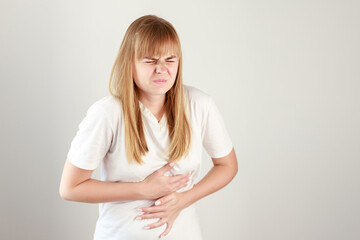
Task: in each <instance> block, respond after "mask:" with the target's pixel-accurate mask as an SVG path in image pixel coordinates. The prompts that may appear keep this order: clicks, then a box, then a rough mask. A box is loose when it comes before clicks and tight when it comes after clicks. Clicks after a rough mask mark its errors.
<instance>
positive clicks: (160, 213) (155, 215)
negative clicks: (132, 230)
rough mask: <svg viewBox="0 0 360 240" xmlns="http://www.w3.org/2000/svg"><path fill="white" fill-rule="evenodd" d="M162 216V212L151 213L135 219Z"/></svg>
mask: <svg viewBox="0 0 360 240" xmlns="http://www.w3.org/2000/svg"><path fill="white" fill-rule="evenodd" d="M163 216H164V213H162V212H159V213H152V214H143V215H139V216H137V217H136V220H142V219H150V218H162V217H163Z"/></svg>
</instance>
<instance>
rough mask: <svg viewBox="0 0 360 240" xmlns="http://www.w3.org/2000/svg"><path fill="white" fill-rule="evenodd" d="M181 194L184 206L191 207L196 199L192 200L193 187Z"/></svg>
mask: <svg viewBox="0 0 360 240" xmlns="http://www.w3.org/2000/svg"><path fill="white" fill-rule="evenodd" d="M180 195H181V202H182V205H183V208H187V207H189V206H190V205H191V204H193V203H194V201H193V200H192V197H191V196H192V194H191V189H190V190H188V191H185V192H180Z"/></svg>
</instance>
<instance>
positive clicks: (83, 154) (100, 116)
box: [67, 103, 113, 170]
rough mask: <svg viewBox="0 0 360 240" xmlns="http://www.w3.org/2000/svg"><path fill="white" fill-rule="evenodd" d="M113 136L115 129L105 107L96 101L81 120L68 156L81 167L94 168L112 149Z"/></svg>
mask: <svg viewBox="0 0 360 240" xmlns="http://www.w3.org/2000/svg"><path fill="white" fill-rule="evenodd" d="M112 138H113V131H112V127H111V125H110V120H109V119H108V116H107V114H106V112H105V109H104V108H102V107H101V106H100V105H99V104H96V103H94V104H93V105H91V106H90V108H89V109H88V111H87V113H86V116H85V118H84V119H83V120H82V121H81V122H80V124H79V127H78V131H77V132H76V135H75V137H74V139H73V140H72V142H71V146H70V149H69V152H68V154H67V157H68V159H69V161H70V162H71V163H73V164H74V165H75V166H77V167H79V168H82V169H86V170H94V169H96V168H97V167H98V165H99V164H100V162H101V161H102V160H103V159H104V157H105V155H106V154H107V152H108V150H109V149H110V146H111V143H112Z"/></svg>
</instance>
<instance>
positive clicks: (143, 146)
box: [60, 15, 237, 240]
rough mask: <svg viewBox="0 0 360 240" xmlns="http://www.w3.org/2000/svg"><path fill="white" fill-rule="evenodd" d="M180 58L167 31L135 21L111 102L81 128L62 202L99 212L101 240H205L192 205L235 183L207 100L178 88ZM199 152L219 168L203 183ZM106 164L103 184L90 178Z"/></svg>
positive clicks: (154, 22)
mask: <svg viewBox="0 0 360 240" xmlns="http://www.w3.org/2000/svg"><path fill="white" fill-rule="evenodd" d="M181 54H182V53H181V46H180V41H179V38H178V35H177V33H176V31H175V29H174V27H173V26H172V25H171V24H170V23H169V22H167V21H166V20H164V19H162V18H159V17H157V16H154V15H146V16H143V17H140V18H138V19H137V20H135V21H134V22H133V23H132V24H131V25H130V26H129V28H128V29H127V31H126V34H125V36H124V39H123V42H122V44H121V47H120V50H119V53H118V56H117V58H116V60H115V63H114V67H113V69H112V73H111V76H110V83H109V91H110V95H109V96H106V97H104V98H102V99H100V100H98V101H96V102H95V103H94V104H92V105H91V106H90V108H89V109H88V112H87V114H86V117H85V118H84V119H83V120H82V122H81V123H80V124H79V130H78V131H77V133H76V135H75V137H74V139H73V141H72V142H71V147H70V150H69V152H68V155H67V159H66V162H65V166H64V170H63V175H62V178H61V183H60V195H61V197H62V198H63V199H65V200H70V201H78V202H87V203H99V218H98V221H97V223H96V230H95V233H94V239H96V240H100V239H104V240H105V239H106V240H112V239H114V240H115V239H130V240H138V239H139V240H140V239H141V240H144V239H145V240H152V239H158V238H159V237H165V238H164V239H172V240H176V239H181V240H184V239H187V240H189V239H194V240H200V239H202V237H201V231H200V226H199V222H198V216H197V213H196V210H195V206H194V205H193V203H195V202H196V201H197V200H199V199H201V198H203V197H205V196H207V195H209V194H211V193H213V192H215V191H217V190H219V189H221V188H222V187H224V186H225V185H227V184H228V183H229V182H230V181H231V180H232V179H233V177H234V176H235V174H236V173H237V160H236V155H235V152H234V149H233V145H232V142H231V139H230V137H229V135H228V133H227V131H226V128H225V125H224V122H223V120H222V118H221V115H220V112H219V111H218V109H217V107H216V105H215V103H214V101H213V100H212V98H211V96H209V95H207V94H206V93H204V92H202V91H200V90H199V89H197V88H195V87H191V86H188V85H184V84H183V82H182V55H181ZM202 147H204V148H205V150H206V151H207V152H208V153H209V155H210V156H211V158H212V161H213V163H214V167H213V168H212V169H211V170H210V171H209V173H208V174H207V175H206V176H205V177H204V178H203V179H202V180H201V181H198V180H199V179H198V178H199V174H200V172H199V171H200V166H201V158H202V156H201V154H202ZM100 163H101V181H100V180H96V179H92V178H91V175H92V172H93V171H94V170H95V169H96V168H97V167H98V166H99V164H100ZM196 182H198V183H197V184H196V185H195V183H196Z"/></svg>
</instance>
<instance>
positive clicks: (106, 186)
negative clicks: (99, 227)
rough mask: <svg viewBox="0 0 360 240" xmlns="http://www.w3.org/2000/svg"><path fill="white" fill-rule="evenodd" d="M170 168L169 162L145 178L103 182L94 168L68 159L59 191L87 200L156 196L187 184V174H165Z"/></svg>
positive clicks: (109, 200) (68, 198) (121, 199)
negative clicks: (132, 181)
mask: <svg viewBox="0 0 360 240" xmlns="http://www.w3.org/2000/svg"><path fill="white" fill-rule="evenodd" d="M171 168H172V166H170V164H166V165H164V166H163V167H162V168H160V169H158V170H157V171H155V172H154V173H152V174H150V175H149V176H148V177H147V178H145V179H144V180H143V181H142V182H134V183H128V182H104V181H99V180H96V179H92V178H91V175H92V172H93V170H85V169H81V168H78V167H76V166H75V165H73V164H72V163H71V162H70V161H69V159H66V162H65V166H64V170H63V174H62V177H61V182H60V189H59V193H60V196H61V197H62V198H63V199H65V200H69V201H76V202H86V203H102V202H115V201H123V200H150V199H155V198H158V197H161V196H163V195H165V194H168V193H170V192H173V191H176V190H178V189H180V188H182V187H184V186H185V185H186V182H187V181H188V179H189V176H188V175H186V174H184V175H178V176H172V177H167V176H164V173H165V172H167V171H169V170H170V169H171Z"/></svg>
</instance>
